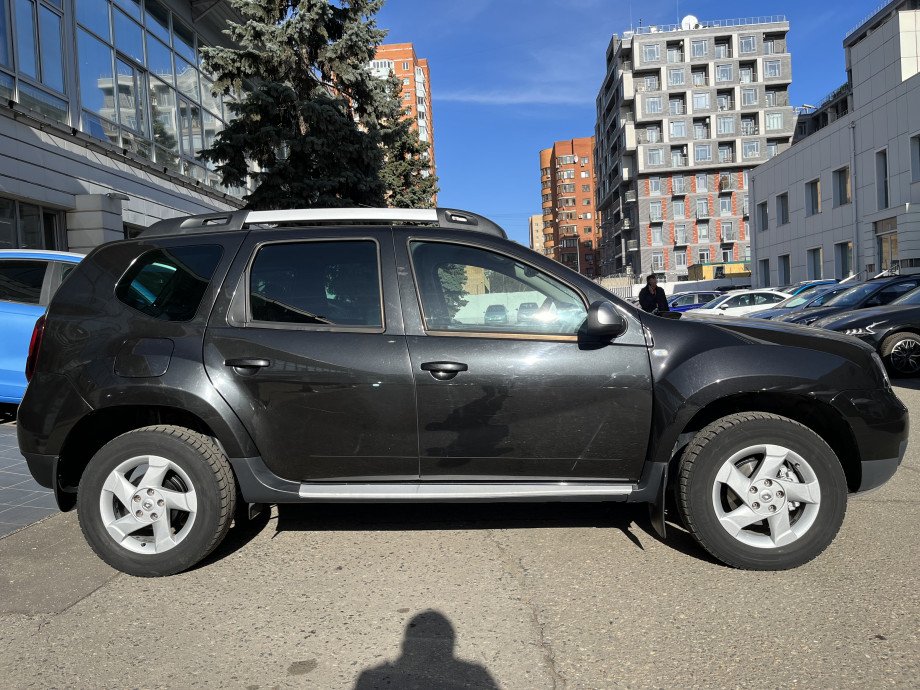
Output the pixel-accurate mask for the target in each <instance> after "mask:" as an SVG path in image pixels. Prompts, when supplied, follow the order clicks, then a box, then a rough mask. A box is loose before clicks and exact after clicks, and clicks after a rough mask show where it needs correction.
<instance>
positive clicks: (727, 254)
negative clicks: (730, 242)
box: [722, 249, 734, 264]
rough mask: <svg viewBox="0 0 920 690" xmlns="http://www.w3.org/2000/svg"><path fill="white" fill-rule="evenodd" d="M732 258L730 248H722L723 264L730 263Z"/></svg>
mask: <svg viewBox="0 0 920 690" xmlns="http://www.w3.org/2000/svg"><path fill="white" fill-rule="evenodd" d="M733 258H734V257H733V256H732V250H731V249H723V250H722V263H724V264H727V263H730V262H731V261H732V260H733Z"/></svg>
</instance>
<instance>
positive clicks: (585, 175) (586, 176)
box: [580, 170, 591, 179]
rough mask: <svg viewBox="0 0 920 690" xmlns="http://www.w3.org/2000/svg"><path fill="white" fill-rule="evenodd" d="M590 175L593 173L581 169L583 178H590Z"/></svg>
mask: <svg viewBox="0 0 920 690" xmlns="http://www.w3.org/2000/svg"><path fill="white" fill-rule="evenodd" d="M590 176H591V174H590V173H589V172H588V171H587V170H582V171H581V175H580V177H581V178H582V179H587V178H589V177H590Z"/></svg>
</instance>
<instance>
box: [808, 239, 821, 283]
mask: <svg viewBox="0 0 920 690" xmlns="http://www.w3.org/2000/svg"><path fill="white" fill-rule="evenodd" d="M805 270H806V276H807V277H808V280H821V279H822V278H823V277H824V250H823V249H822V248H821V247H815V248H814V249H809V250H808V251H807V252H806V253H805Z"/></svg>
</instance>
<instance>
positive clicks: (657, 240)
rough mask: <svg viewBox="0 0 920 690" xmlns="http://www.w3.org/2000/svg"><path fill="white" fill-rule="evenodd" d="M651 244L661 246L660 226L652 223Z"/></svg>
mask: <svg viewBox="0 0 920 690" xmlns="http://www.w3.org/2000/svg"><path fill="white" fill-rule="evenodd" d="M652 244H653V245H655V246H656V247H660V246H661V226H660V225H653V226H652Z"/></svg>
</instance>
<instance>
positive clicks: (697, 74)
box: [690, 69, 709, 86]
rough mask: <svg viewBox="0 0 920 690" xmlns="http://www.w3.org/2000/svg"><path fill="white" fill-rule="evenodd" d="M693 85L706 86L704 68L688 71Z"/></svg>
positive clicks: (706, 80)
mask: <svg viewBox="0 0 920 690" xmlns="http://www.w3.org/2000/svg"><path fill="white" fill-rule="evenodd" d="M690 76H691V77H692V81H693V85H694V86H706V84H707V83H708V82H709V80H708V79H707V78H706V70H705V69H695V70H692V71H691V72H690Z"/></svg>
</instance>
